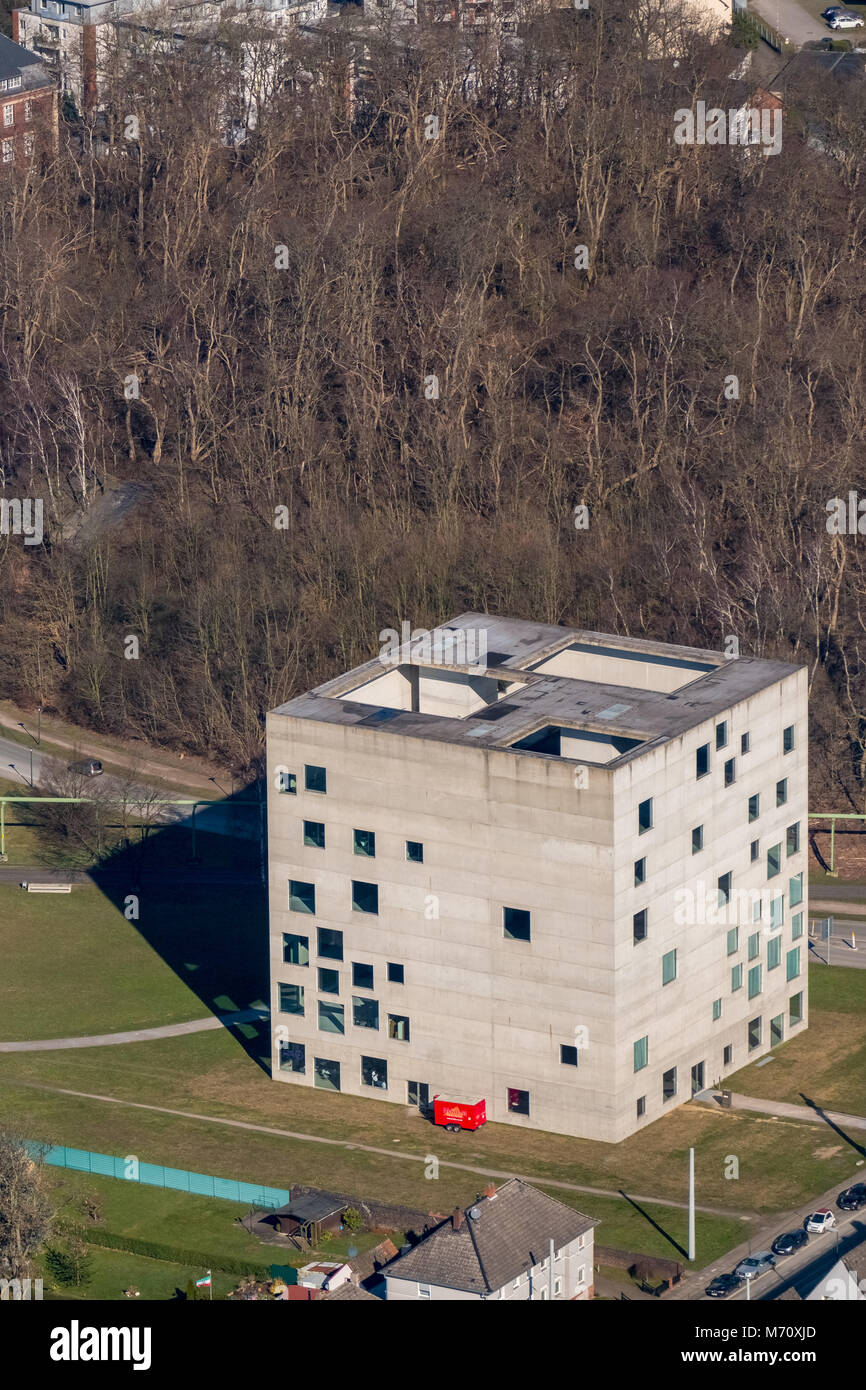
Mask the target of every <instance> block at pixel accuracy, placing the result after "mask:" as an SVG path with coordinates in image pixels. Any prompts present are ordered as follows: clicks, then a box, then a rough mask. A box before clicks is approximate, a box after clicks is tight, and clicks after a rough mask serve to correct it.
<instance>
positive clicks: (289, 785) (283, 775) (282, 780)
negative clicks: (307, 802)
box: [277, 768, 298, 796]
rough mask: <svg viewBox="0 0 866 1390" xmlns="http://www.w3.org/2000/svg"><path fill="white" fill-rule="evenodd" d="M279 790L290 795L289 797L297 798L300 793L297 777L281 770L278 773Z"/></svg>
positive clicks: (292, 773)
mask: <svg viewBox="0 0 866 1390" xmlns="http://www.w3.org/2000/svg"><path fill="white" fill-rule="evenodd" d="M277 788H278V790H279V791H280V792H286V793H288V795H289V796H296V795H297V791H298V778H297V775H296V774H295V773H294V772H286V771H285V769H283V768H281V769H280V770H279V772H278V773H277Z"/></svg>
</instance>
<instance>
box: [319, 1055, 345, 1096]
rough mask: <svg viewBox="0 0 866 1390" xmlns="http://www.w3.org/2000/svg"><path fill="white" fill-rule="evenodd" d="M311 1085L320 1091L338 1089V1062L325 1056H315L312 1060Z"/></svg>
mask: <svg viewBox="0 0 866 1390" xmlns="http://www.w3.org/2000/svg"><path fill="white" fill-rule="evenodd" d="M313 1085H314V1086H318V1087H319V1089H320V1090H322V1091H339V1089H340V1063H339V1062H332V1061H331V1060H330V1059H329V1058H327V1057H316V1058H315V1060H314V1062H313Z"/></svg>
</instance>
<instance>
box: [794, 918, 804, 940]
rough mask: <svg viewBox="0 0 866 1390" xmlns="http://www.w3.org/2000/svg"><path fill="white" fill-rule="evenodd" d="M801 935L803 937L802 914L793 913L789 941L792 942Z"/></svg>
mask: <svg viewBox="0 0 866 1390" xmlns="http://www.w3.org/2000/svg"><path fill="white" fill-rule="evenodd" d="M802 935H803V914H802V912H795V913H794V915H793V917H792V918H791V940H792V941H796V940H797V938H798V937H800V936H802Z"/></svg>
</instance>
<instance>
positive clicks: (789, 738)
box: [782, 724, 794, 753]
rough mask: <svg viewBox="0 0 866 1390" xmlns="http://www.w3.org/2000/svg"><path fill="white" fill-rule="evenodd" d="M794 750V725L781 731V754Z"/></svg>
mask: <svg viewBox="0 0 866 1390" xmlns="http://www.w3.org/2000/svg"><path fill="white" fill-rule="evenodd" d="M793 748H794V725H793V724H789V725H788V727H787V729H783V730H782V752H783V753H791V752H793Z"/></svg>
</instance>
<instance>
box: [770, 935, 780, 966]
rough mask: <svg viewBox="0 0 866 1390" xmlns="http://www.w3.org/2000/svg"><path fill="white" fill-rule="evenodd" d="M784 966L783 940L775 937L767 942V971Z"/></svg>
mask: <svg viewBox="0 0 866 1390" xmlns="http://www.w3.org/2000/svg"><path fill="white" fill-rule="evenodd" d="M781 964H782V938H781V936H773V937H771V938H770V940H769V941H768V942H767V969H768V970H775V969H776V967H777V966H779V965H781Z"/></svg>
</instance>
